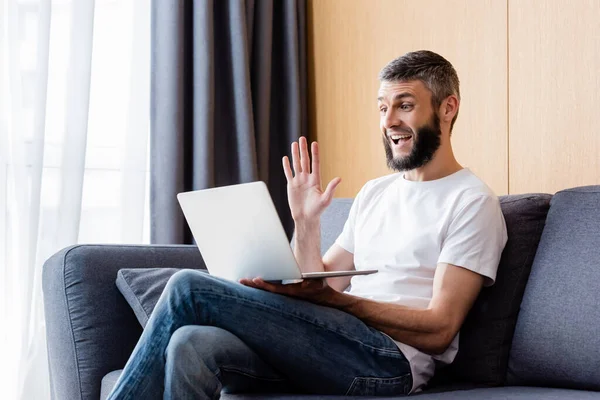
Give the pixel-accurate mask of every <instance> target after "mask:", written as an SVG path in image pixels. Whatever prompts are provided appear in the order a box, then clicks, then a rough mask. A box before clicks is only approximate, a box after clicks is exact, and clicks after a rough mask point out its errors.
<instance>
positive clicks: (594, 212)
mask: <svg viewBox="0 0 600 400" xmlns="http://www.w3.org/2000/svg"><path fill="white" fill-rule="evenodd" d="M599 282H600V186H587V187H581V188H574V189H569V190H565V191H561V192H559V193H557V194H556V195H555V196H554V198H553V199H552V203H551V207H550V211H549V213H548V218H547V220H546V228H545V229H544V233H543V235H542V239H541V241H540V245H539V248H538V251H537V254H536V257H535V261H534V263H533V267H532V270H531V276H530V278H529V283H528V284H527V288H526V290H525V295H524V298H523V302H522V303H521V312H520V313H519V318H518V321H517V326H516V330H515V336H514V340H513V345H512V349H511V352H510V359H509V370H508V372H509V374H508V381H509V382H510V383H511V384H522V385H525V384H527V385H536V386H537V385H541V386H560V387H570V388H579V389H596V390H598V389H600V372H599V371H600V334H599V333H600V307H599V304H600V296H599V295H598V288H599Z"/></svg>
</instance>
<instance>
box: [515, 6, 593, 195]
mask: <svg viewBox="0 0 600 400" xmlns="http://www.w3.org/2000/svg"><path fill="white" fill-rule="evenodd" d="M508 9H509V13H508V14H509V25H508V27H509V28H508V29H509V83H510V84H509V99H510V102H509V104H510V105H509V116H510V118H509V127H510V135H509V142H510V146H509V148H510V164H509V165H510V192H511V193H524V192H549V193H554V192H556V191H558V190H560V189H564V188H568V187H573V186H578V185H587V184H600V133H599V132H598V127H599V126H600V112H599V111H598V105H599V104H600V1H595V0H594V1H582V0H555V1H522V0H515V1H513V0H510V2H509V8H508Z"/></svg>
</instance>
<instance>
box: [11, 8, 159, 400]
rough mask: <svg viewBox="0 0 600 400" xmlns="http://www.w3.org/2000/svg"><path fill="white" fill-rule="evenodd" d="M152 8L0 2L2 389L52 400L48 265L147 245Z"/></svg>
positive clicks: (15, 395)
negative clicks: (96, 249) (90, 247)
mask: <svg viewBox="0 0 600 400" xmlns="http://www.w3.org/2000/svg"><path fill="white" fill-rule="evenodd" d="M149 66H150V1H147V0H95V1H94V0H0V388H2V398H3V399H9V400H10V399H28V400H29V399H36V400H37V399H48V398H49V383H48V367H47V365H48V363H47V356H46V340H45V326H44V315H43V303H42V301H43V299H42V292H41V269H42V264H43V263H44V261H45V260H46V259H47V258H48V257H49V256H50V255H52V254H53V253H54V252H56V251H58V250H60V249H61V248H63V247H65V246H68V245H71V244H75V243H148V242H149V234H148V223H147V220H148V205H147V204H148V202H147V197H148V196H147V187H148V185H147V181H148V180H147V176H148V174H147V169H148V166H147V160H148V157H147V155H148V150H147V149H148V133H149V88H150V79H149V68H150V67H149Z"/></svg>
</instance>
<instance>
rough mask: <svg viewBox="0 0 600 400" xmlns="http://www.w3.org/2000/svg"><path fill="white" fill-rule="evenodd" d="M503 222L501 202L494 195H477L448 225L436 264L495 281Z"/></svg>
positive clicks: (503, 237) (490, 282) (487, 283)
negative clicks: (443, 264)
mask: <svg viewBox="0 0 600 400" xmlns="http://www.w3.org/2000/svg"><path fill="white" fill-rule="evenodd" d="M506 240H507V234H506V223H505V222H504V216H503V215H502V210H501V209H500V203H499V201H498V199H497V198H496V197H494V196H479V197H476V198H473V199H471V200H470V201H468V202H467V203H466V204H465V205H464V206H463V207H462V208H461V209H460V210H459V211H458V213H457V214H456V215H455V216H454V218H453V219H452V221H451V222H450V224H449V226H448V231H447V234H446V237H445V239H444V240H443V242H442V250H441V252H440V256H439V259H438V263H447V264H453V265H456V266H459V267H462V268H466V269H468V270H471V271H473V272H476V273H478V274H480V275H483V276H484V277H486V278H487V279H486V280H485V283H484V285H485V286H491V285H493V284H494V281H495V280H496V272H497V270H498V263H499V262H500V256H501V254H502V250H503V249H504V245H505V244H506Z"/></svg>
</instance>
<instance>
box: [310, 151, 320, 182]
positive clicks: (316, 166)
mask: <svg viewBox="0 0 600 400" xmlns="http://www.w3.org/2000/svg"><path fill="white" fill-rule="evenodd" d="M310 152H311V153H312V173H313V174H314V175H315V176H316V177H317V178H319V180H320V178H321V169H320V168H321V166H320V160H319V145H318V144H317V142H312V145H311V148H310Z"/></svg>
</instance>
